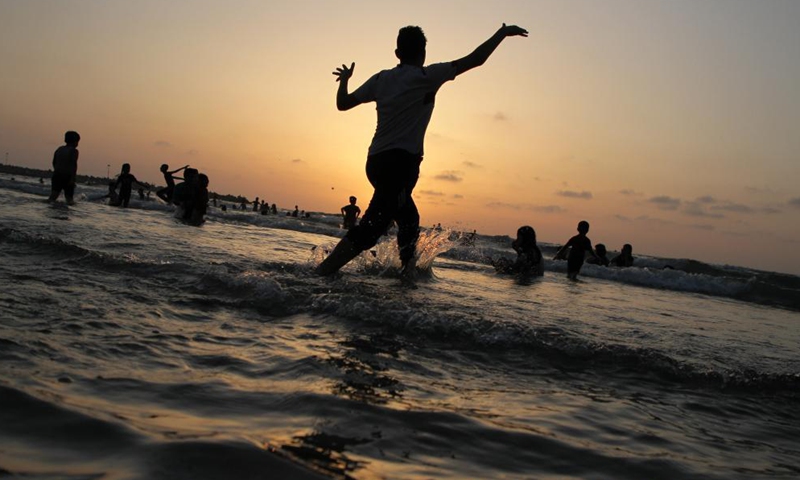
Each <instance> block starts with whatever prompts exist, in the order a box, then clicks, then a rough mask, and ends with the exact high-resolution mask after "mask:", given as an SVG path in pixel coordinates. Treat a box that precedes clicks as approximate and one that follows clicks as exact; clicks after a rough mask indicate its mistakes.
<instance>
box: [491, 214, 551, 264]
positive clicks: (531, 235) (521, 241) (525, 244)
mask: <svg viewBox="0 0 800 480" xmlns="http://www.w3.org/2000/svg"><path fill="white" fill-rule="evenodd" d="M511 248H513V249H514V251H515V252H517V259H516V260H515V261H513V262H512V261H511V260H509V259H507V258H500V259H499V260H497V261H492V265H493V266H494V268H495V270H497V271H498V272H499V273H520V274H526V275H536V276H542V275H544V259H543V258H542V251H541V250H539V247H538V246H537V245H536V231H535V230H534V229H533V227H530V226H528V225H525V226H523V227H519V229H518V230H517V239H516V240H514V241H513V242H511Z"/></svg>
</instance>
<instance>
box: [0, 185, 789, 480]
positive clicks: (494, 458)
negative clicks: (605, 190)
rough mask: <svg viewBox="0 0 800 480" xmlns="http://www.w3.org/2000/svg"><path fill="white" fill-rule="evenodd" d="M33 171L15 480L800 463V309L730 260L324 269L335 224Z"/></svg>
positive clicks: (462, 251) (19, 300)
mask: <svg viewBox="0 0 800 480" xmlns="http://www.w3.org/2000/svg"><path fill="white" fill-rule="evenodd" d="M35 188H36V187H35V186H32V187H30V188H15V186H14V185H9V184H8V182H7V181H6V183H3V184H0V247H1V248H0V285H3V288H2V290H0V478H5V477H6V476H7V477H9V478H15V477H19V478H26V479H27V478H34V479H44V478H47V479H53V478H58V479H182V478H186V479H189V478H191V479H228V478H237V479H241V478H253V479H261V478H303V477H314V476H340V477H341V476H345V477H352V478H446V477H450V478H498V477H500V478H631V479H641V478H664V479H673V478H719V479H732V478H742V479H745V478H747V479H750V478H797V477H798V476H800V440H798V439H799V438H800V415H798V414H797V411H798V407H800V398H798V392H800V390H798V386H800V313H797V312H796V311H794V310H792V309H791V308H789V309H786V308H776V307H773V306H768V305H764V304H763V303H764V302H759V301H757V300H749V299H746V298H745V299H737V298H734V297H736V295H738V294H739V293H737V292H729V291H728V290H725V289H730V283H731V282H735V281H740V280H741V279H737V278H735V276H729V277H726V278H724V279H721V278H722V276H721V275H719V274H718V273H715V272H690V273H687V272H663V273H662V272H657V271H656V270H657V269H656V267H655V266H654V267H653V269H648V268H638V269H633V270H630V271H625V272H622V271H605V270H602V271H601V270H597V271H591V270H590V271H587V276H588V278H587V279H586V280H585V281H584V282H582V283H579V284H574V283H570V282H567V281H566V279H565V278H564V276H563V274H562V273H560V269H561V265H559V264H553V265H549V266H548V272H547V273H546V275H545V277H544V278H543V279H539V280H535V281H533V282H530V283H528V284H525V283H518V282H515V281H514V280H513V279H511V278H507V277H502V276H498V275H496V274H495V273H494V272H493V271H492V270H491V268H490V267H488V266H487V265H486V264H485V262H483V261H481V258H482V255H484V254H485V253H486V252H495V251H502V250H504V249H505V241H503V242H495V240H494V239H491V238H482V239H480V240H479V242H478V244H477V245H476V246H475V247H464V246H461V247H457V248H456V249H454V250H452V251H451V252H450V253H448V254H446V255H445V256H439V257H438V258H437V259H436V261H435V262H434V264H433V276H432V277H431V278H430V279H425V280H422V281H420V283H419V284H418V288H417V289H411V288H400V286H399V283H398V281H397V280H396V279H393V278H386V277H384V276H381V275H380V274H379V273H378V272H380V271H381V270H382V269H381V268H376V267H375V266H374V265H371V264H370V263H369V261H365V262H366V263H364V262H362V264H360V265H357V266H354V267H352V268H348V270H346V271H345V272H344V273H343V274H342V275H340V276H338V277H336V278H332V279H320V278H316V277H314V276H313V275H311V273H310V270H311V268H312V265H313V262H314V258H313V257H312V252H311V247H313V246H315V245H321V244H329V243H332V242H333V241H334V239H332V238H331V237H329V236H325V235H323V234H324V233H330V234H334V233H335V230H334V229H333V228H332V227H331V225H328V224H326V223H325V221H324V219H322V220H311V221H299V220H297V219H285V218H277V217H265V218H260V219H259V220H258V222H259V224H254V222H253V220H252V218H254V217H255V216H254V215H252V216H249V217H246V216H245V214H239V215H223V214H212V216H211V217H210V219H209V221H208V222H207V223H206V224H205V225H204V226H203V227H201V228H193V227H188V226H185V225H182V224H180V223H177V222H176V221H175V220H174V219H173V218H172V217H171V216H170V215H169V214H168V213H167V212H165V211H162V210H161V209H160V208H156V207H149V206H148V205H147V204H142V205H135V207H136V208H132V209H129V210H127V211H121V210H118V209H114V208H111V207H107V206H105V205H101V204H96V203H92V202H89V201H84V202H81V203H79V204H78V205H77V206H75V207H70V208H66V207H64V206H55V207H54V206H50V205H47V204H44V203H42V199H43V197H42V195H40V194H38V192H36V191H35ZM425 242H426V243H425V244H426V245H428V246H435V245H439V244H441V243H445V242H444V241H443V240H442V239H441V238H435V237H431V238H428V239H426V240H425ZM388 250H390V248H389V246H388V245H387V246H384V247H381V249H379V251H378V259H379V260H380V259H382V258H385V257H387V256H391V254H390V253H386V251H388ZM387 261H388V260H387ZM657 261H658V260H653V259H651V260H649V262H657ZM423 263H425V262H423ZM645 265H647V262H645ZM742 272H744V270H742ZM742 275H745V274H744V273H742ZM793 278H794V277H791V278H789V280H790V281H793V280H792V279H793ZM641 279H649V280H641ZM741 281H742V282H744V283H747V282H751V283H752V282H753V281H754V280H752V279H745V280H741ZM725 282H728V283H725ZM686 285H701V286H703V288H707V289H709V290H712V289H713V288H718V289H720V290H719V291H703V290H702V289H701V288H688V287H686ZM714 285H717V286H718V287H714ZM719 285H722V286H721V287H720V286H719ZM684 287H686V288H684ZM711 295H713V296H711ZM743 300H746V301H743Z"/></svg>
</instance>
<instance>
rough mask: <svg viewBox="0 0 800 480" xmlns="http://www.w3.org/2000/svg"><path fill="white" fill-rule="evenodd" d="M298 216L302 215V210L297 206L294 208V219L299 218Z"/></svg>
mask: <svg viewBox="0 0 800 480" xmlns="http://www.w3.org/2000/svg"><path fill="white" fill-rule="evenodd" d="M298 215H300V209H299V208H297V205H295V206H294V211H292V216H293V217H297V216H298Z"/></svg>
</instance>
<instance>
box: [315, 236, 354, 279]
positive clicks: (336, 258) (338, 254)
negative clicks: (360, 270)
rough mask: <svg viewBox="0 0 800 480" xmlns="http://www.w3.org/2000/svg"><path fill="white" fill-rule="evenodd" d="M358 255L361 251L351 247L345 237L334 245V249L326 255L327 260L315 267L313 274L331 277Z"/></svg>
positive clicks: (351, 244) (350, 243) (351, 243)
mask: <svg viewBox="0 0 800 480" xmlns="http://www.w3.org/2000/svg"><path fill="white" fill-rule="evenodd" d="M359 253H361V250H358V249H357V248H356V246H355V245H353V242H351V241H350V240H349V239H348V238H347V237H345V238H343V239H342V240H341V241H340V242H339V244H338V245H336V248H334V249H333V251H332V252H331V254H330V255H328V258H326V259H325V260H323V261H322V263H320V264H319V265H318V266H317V268H316V270H314V273H316V274H317V275H322V276H327V275H333V274H334V273H336V272H338V271H339V269H340V268H342V267H343V266H345V265H346V264H347V262H349V261H350V260H352V259H354V258H355V257H356V256H358V254H359Z"/></svg>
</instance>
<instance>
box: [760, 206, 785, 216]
mask: <svg viewBox="0 0 800 480" xmlns="http://www.w3.org/2000/svg"><path fill="white" fill-rule="evenodd" d="M761 213H766V214H767V215H772V214H775V213H782V211H781V210H780V209H778V208H775V207H764V208H762V209H761Z"/></svg>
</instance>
